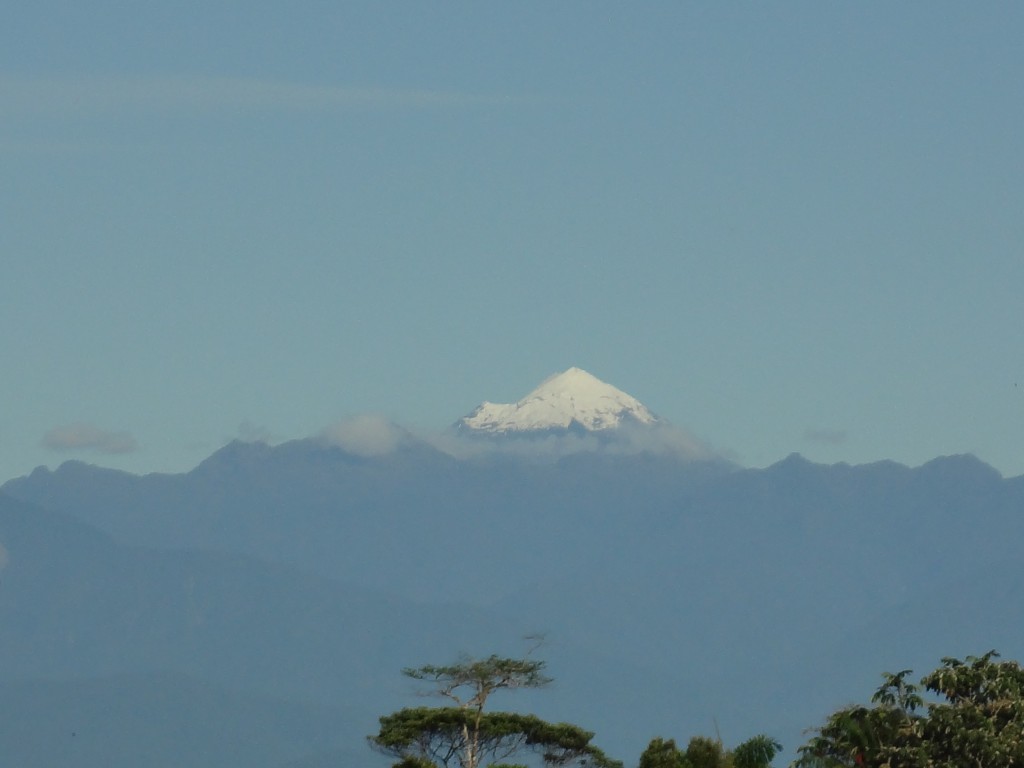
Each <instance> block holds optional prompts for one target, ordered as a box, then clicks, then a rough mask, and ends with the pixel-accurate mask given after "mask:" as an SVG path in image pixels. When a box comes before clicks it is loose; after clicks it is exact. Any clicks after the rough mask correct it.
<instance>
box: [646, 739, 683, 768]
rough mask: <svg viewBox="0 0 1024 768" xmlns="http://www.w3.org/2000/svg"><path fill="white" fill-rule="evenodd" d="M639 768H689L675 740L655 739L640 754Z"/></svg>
mask: <svg viewBox="0 0 1024 768" xmlns="http://www.w3.org/2000/svg"><path fill="white" fill-rule="evenodd" d="M639 768H689V763H687V762H686V756H685V755H684V754H683V751H682V750H681V749H679V747H677V746H676V741H675V739H662V738H655V739H651V743H650V744H648V745H647V749H645V750H644V751H643V752H642V753H641V755H640V765H639Z"/></svg>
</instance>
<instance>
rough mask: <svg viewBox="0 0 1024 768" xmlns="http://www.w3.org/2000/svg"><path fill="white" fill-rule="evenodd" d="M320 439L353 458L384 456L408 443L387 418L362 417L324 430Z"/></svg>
mask: <svg viewBox="0 0 1024 768" xmlns="http://www.w3.org/2000/svg"><path fill="white" fill-rule="evenodd" d="M321 438H322V439H323V440H325V441H326V442H327V443H329V444H330V445H335V446H337V447H339V448H341V449H342V450H344V451H348V452H349V453H354V454H356V455H357V456H384V455H386V454H389V453H392V452H393V451H395V450H396V449H397V448H398V447H399V446H400V445H401V444H402V443H403V442H404V441H406V440H408V439H409V433H408V432H406V431H405V430H403V429H402V428H401V427H398V426H396V425H395V424H392V423H391V422H390V421H388V420H387V419H383V418H381V417H379V416H372V415H363V416H357V417H355V418H353V419H348V420H347V421H342V422H339V423H337V424H333V425H331V426H330V427H327V429H325V430H324V431H323V432H322V433H321Z"/></svg>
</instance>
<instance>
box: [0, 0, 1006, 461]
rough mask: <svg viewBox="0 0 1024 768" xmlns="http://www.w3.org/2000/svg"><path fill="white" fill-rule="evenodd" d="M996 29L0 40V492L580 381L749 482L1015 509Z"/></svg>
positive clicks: (570, 15) (341, 16) (970, 12)
mask: <svg viewBox="0 0 1024 768" xmlns="http://www.w3.org/2000/svg"><path fill="white" fill-rule="evenodd" d="M1022 39H1024V5H1022V4H1020V3H1016V2H990V3H960V2H944V1H942V0H934V1H929V2H908V3H899V4H892V3H883V2H863V3H838V2H820V1H819V0H814V1H813V2H787V3H753V2H751V3H688V2H650V3H643V4H626V3H608V2H600V1H598V2H572V1H567V2H559V3H547V2H517V3H476V2H464V3H463V2H447V3H382V2H371V3H357V2H346V3H337V2H305V3H302V2H300V3H289V4H282V3H275V2H266V1H265V0H247V2H244V3H243V2H232V1H231V0H224V1H223V2H208V0H207V1H206V2H188V1H186V2H175V3H167V2H160V3H156V2H146V1H144V0H139V1H137V2H131V3H128V2H119V3H114V2H102V0H100V1H98V2H90V3H81V2H70V1H67V2H46V1H45V0H41V1H40V2H34V3H13V4H8V5H7V6H5V8H4V9H3V10H2V11H0V328H2V331H0V361H2V367H0V481H2V480H6V479H9V478H11V477H15V476H19V475H22V474H25V473H27V472H29V471H31V470H32V469H33V468H34V467H36V466H39V465H47V466H50V467H56V466H57V465H59V464H60V463H61V462H63V461H65V460H68V459H79V460H84V461H88V462H90V463H94V464H99V465H102V466H109V467H116V468H121V469H125V470H128V471H131V472H138V473H143V472H153V471H160V472H180V471H185V470H188V469H190V468H191V467H193V466H195V465H196V464H198V463H199V462H200V461H202V459H203V458H205V457H206V456H208V455H209V454H210V453H212V452H213V451H214V450H216V449H217V448H219V447H220V446H222V445H224V444H225V443H226V442H228V441H230V440H232V439H235V438H242V439H266V440H269V441H272V442H276V441H281V440H288V439H294V438H302V437H308V436H311V435H316V434H320V433H322V432H323V431H324V430H325V429H327V428H330V427H331V425H337V424H338V423H339V422H342V423H344V422H350V421H353V420H354V421H356V422H357V423H363V422H362V421H360V420H362V419H365V417H366V414H372V415H374V416H376V417H380V418H383V419H388V420H393V421H395V422H397V423H399V424H402V425H404V426H406V427H408V428H410V429H414V430H417V431H419V432H422V433H431V432H433V431H437V430H441V429H443V428H445V427H446V426H448V425H450V424H451V423H452V422H454V421H455V420H456V419H458V418H459V417H461V416H463V415H465V414H466V413H468V412H469V411H471V410H472V409H473V408H474V407H475V406H476V405H477V404H479V403H480V402H481V401H483V400H490V401H493V402H511V401H514V400H516V399H518V398H519V397H521V396H522V395H524V394H526V393H527V392H528V391H530V390H531V389H532V388H533V387H535V386H536V385H537V384H538V383H539V382H540V381H541V380H542V379H544V378H545V377H547V376H548V375H550V374H552V373H555V372H557V371H561V370H564V369H566V368H568V367H570V366H579V367H581V368H584V369H586V370H588V371H590V372H591V373H592V374H594V375H595V376H597V377H599V378H601V379H603V380H604V381H607V382H609V383H611V384H613V385H615V386H617V387H619V388H620V389H623V390H625V391H626V392H628V393H630V394H631V395H633V396H635V397H636V398H638V399H639V400H640V401H642V402H643V403H644V404H645V405H647V406H648V407H649V408H650V409H651V410H652V411H654V412H655V413H657V414H658V415H659V416H661V417H662V418H664V419H667V420H669V421H671V422H672V423H673V424H676V425H678V426H680V427H683V428H685V429H687V430H688V431H690V432H691V433H692V434H693V435H695V436H696V437H698V438H699V439H701V440H703V441H705V442H706V443H708V444H709V445H711V446H712V447H713V448H714V449H715V450H717V451H720V452H722V453H724V454H725V455H728V456H730V457H731V458H733V459H734V460H736V461H738V462H740V463H741V464H744V465H747V466H766V465H769V464H772V463H774V462H776V461H778V460H780V459H782V458H784V457H785V456H786V455H788V454H789V453H792V452H799V453H801V454H803V455H804V456H806V457H807V458H809V459H811V460H814V461H819V462H825V463H833V462H839V461H846V462H851V463H864V462H871V461H878V460H883V459H893V460H896V461H899V462H902V463H905V464H909V465H912V466H916V465H919V464H921V463H924V462H926V461H928V460H929V459H931V458H934V457H936V456H939V455H947V454H956V453H968V452H969V453H974V454H976V455H977V456H978V457H980V458H981V459H983V460H984V461H986V462H988V463H990V464H992V465H993V466H994V467H996V468H997V469H998V470H999V471H1000V472H1002V473H1003V474H1004V475H1006V476H1016V475H1021V474H1024V338H1022V326H1024V323H1022V320H1024V294H1022V289H1024V253H1022V246H1024V48H1022V46H1021V44H1020V41H1021V40H1022Z"/></svg>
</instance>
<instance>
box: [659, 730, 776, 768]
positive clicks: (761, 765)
mask: <svg viewBox="0 0 1024 768" xmlns="http://www.w3.org/2000/svg"><path fill="white" fill-rule="evenodd" d="M781 750H782V745H781V744H779V742H777V741H776V740H775V739H773V738H771V737H770V736H765V735H763V734H761V735H758V736H754V737H753V738H751V739H747V740H746V741H745V742H743V743H742V744H740V745H739V746H738V747H736V749H734V750H727V749H725V747H724V746H723V745H722V742H721V740H720V739H711V738H708V737H707V736H694V737H693V738H692V739H690V742H689V744H687V746H686V749H685V750H682V749H679V747H677V746H676V742H675V740H674V739H662V738H660V737H659V738H655V739H651V741H650V743H649V744H648V745H647V748H646V749H645V750H644V751H643V753H642V754H641V755H640V764H639V768H770V766H771V763H772V760H773V759H774V757H775V755H777V754H778V753H779V752H780V751H781Z"/></svg>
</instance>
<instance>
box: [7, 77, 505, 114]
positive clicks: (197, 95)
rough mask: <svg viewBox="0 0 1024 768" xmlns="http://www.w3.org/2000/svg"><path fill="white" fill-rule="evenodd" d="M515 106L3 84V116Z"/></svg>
mask: <svg viewBox="0 0 1024 768" xmlns="http://www.w3.org/2000/svg"><path fill="white" fill-rule="evenodd" d="M512 101H513V99H511V98H509V97H501V96H486V95H476V94H468V93H461V92H457V91H445V90H429V89H401V88H355V87H345V86H337V85H314V84H308V83H294V82H288V81H279V80H263V79H256V78H239V77H69V78H58V77H54V78H33V79H26V78H14V77H0V114H21V115H27V114H33V113H36V114H47V113H50V114H52V113H57V114H84V115H89V114H105V113H110V112H122V111H181V110H186V111H208V112H209V111H225V110H239V109H243V110H253V109H255V110H335V109H349V108H366V107H377V108H386V107H418V108H427V107H447V106H472V105H501V104H507V103H510V102H512Z"/></svg>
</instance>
